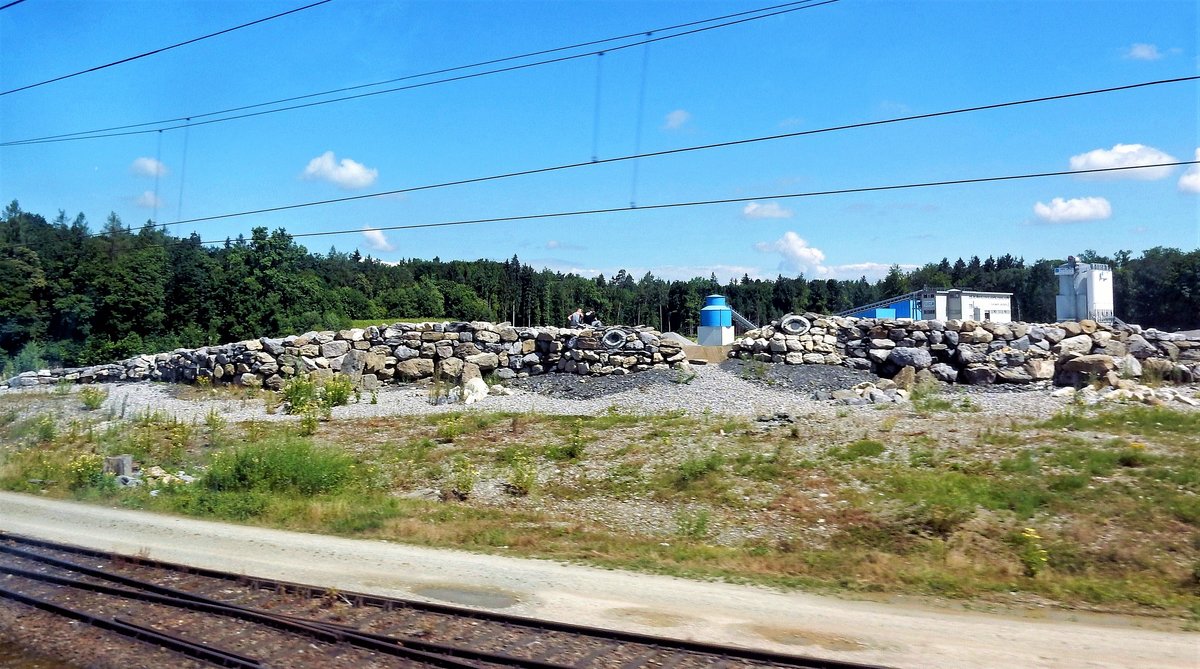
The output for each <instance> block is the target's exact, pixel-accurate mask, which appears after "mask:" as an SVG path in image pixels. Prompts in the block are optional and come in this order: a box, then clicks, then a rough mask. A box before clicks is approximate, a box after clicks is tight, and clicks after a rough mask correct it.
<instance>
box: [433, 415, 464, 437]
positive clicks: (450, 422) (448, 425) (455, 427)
mask: <svg viewBox="0 0 1200 669" xmlns="http://www.w3.org/2000/svg"><path fill="white" fill-rule="evenodd" d="M462 433H463V415H462V414H461V413H448V414H445V415H443V416H442V417H441V419H440V420H439V422H438V426H437V430H436V431H435V434H436V435H437V438H438V439H439V440H441V441H445V442H452V441H454V440H455V439H456V438H458V437H459V435H461V434H462Z"/></svg>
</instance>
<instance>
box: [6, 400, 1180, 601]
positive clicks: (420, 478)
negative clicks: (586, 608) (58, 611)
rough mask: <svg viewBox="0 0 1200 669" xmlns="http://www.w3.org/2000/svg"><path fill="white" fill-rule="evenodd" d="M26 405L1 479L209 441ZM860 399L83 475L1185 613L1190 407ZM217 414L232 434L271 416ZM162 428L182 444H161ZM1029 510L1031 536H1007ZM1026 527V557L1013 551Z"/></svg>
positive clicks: (728, 574)
mask: <svg viewBox="0 0 1200 669" xmlns="http://www.w3.org/2000/svg"><path fill="white" fill-rule="evenodd" d="M38 406H39V407H41V406H42V405H40V404H39V405H38ZM47 406H50V405H47ZM4 408H5V407H3V406H0V415H2V412H3V410H4ZM43 408H44V407H43ZM22 411H24V412H25V413H22V414H20V417H18V418H14V419H13V420H10V421H8V422H7V423H4V421H0V423H4V424H2V425H0V446H2V450H0V454H3V455H0V457H3V458H4V470H3V477H2V481H0V483H3V485H5V486H7V487H10V488H17V489H30V490H31V489H39V490H42V489H44V490H46V492H47V493H49V494H63V495H65V494H75V495H77V496H78V495H80V493H79V491H68V490H65V489H63V488H61V487H56V486H54V485H43V484H29V483H28V481H29V479H41V478H47V477H40V476H33V472H34V469H35V467H36V466H40V465H39V461H38V460H37V459H36V458H35V456H34V455H33V454H34V453H42V454H43V455H44V457H43V459H45V457H49V456H50V455H51V454H52V455H53V458H52V462H50V463H49V464H48V465H47V466H48V467H58V468H60V469H61V468H62V467H63V466H65V465H64V464H63V463H64V462H66V461H68V460H69V458H70V456H71V455H72V454H75V453H78V452H81V451H83V450H89V449H90V450H92V451H96V452H101V453H115V452H130V449H131V448H134V447H136V446H138V444H142V448H141V450H140V451H136V452H137V453H138V454H139V459H140V460H142V461H143V464H147V465H149V464H156V463H155V462H153V461H152V460H153V459H154V458H167V457H171V458H175V460H177V461H179V462H180V463H181V466H188V467H191V466H193V465H201V464H208V463H209V461H210V458H211V457H212V453H213V452H219V451H220V450H221V449H223V448H226V447H227V446H226V445H224V444H221V445H216V446H214V445H212V444H210V443H208V442H206V441H205V436H204V435H203V433H202V431H199V432H192V433H186V432H187V431H186V430H181V429H180V428H179V427H178V426H177V425H173V424H172V423H171V422H170V421H169V420H165V419H164V420H157V419H151V418H145V417H144V418H143V419H142V420H140V421H126V422H125V424H124V427H123V428H121V429H117V430H112V431H108V432H105V433H103V434H94V433H93V434H90V435H89V433H88V432H87V431H86V430H81V429H78V428H76V429H74V430H73V431H71V435H72V436H70V437H68V436H67V433H68V431H67V430H65V429H62V428H61V427H60V428H59V429H58V430H57V431H56V433H55V434H53V435H49V437H48V438H47V435H46V434H45V433H44V430H43V428H41V427H39V423H38V420H40V418H39V414H36V413H35V414H30V413H28V408H27V407H26V408H23V409H22ZM871 418H873V419H876V420H873V421H871V422H864V421H862V420H853V419H820V418H812V419H809V418H805V417H799V418H798V422H797V423H796V424H795V425H765V426H764V425H762V424H759V423H751V422H747V421H745V420H741V419H731V418H726V417H721V416H709V415H705V416H695V417H688V416H683V415H679V414H668V415H663V416H649V417H635V416H628V415H622V414H619V413H610V414H608V415H601V416H593V417H573V416H544V415H536V414H526V413H522V414H492V413H482V412H464V413H450V414H439V415H436V416H426V417H391V418H373V419H368V420H357V421H333V422H330V423H328V424H326V425H324V426H323V427H322V430H321V432H320V434H319V435H318V436H316V437H314V438H312V439H311V440H304V443H309V442H311V443H314V444H316V445H318V446H322V445H323V446H332V447H336V448H338V449H341V450H343V451H346V452H349V453H350V454H352V455H353V457H354V459H355V463H356V467H357V469H356V470H355V471H356V474H355V480H354V481H352V482H349V483H348V484H347V486H348V487H347V488H345V489H339V490H338V491H334V492H330V493H323V494H316V495H297V494H292V493H286V492H283V493H280V492H276V493H271V494H263V493H260V492H257V491H253V490H251V491H246V492H245V493H244V496H243V497H240V498H235V497H221V495H215V496H214V495H211V494H210V495H207V496H204V495H196V494H192V493H188V495H191V496H190V497H189V496H188V495H183V494H181V493H172V494H168V495H160V496H159V497H157V498H151V497H149V496H148V495H146V494H145V492H144V491H134V492H124V491H121V492H118V491H108V492H103V491H92V492H90V493H88V494H87V495H83V496H85V497H90V498H97V499H104V500H115V501H119V502H120V503H122V504H125V505H127V506H133V507H144V508H152V509H169V510H173V511H176V512H187V513H196V514H199V515H213V516H217V517H224V518H235V519H241V520H244V521H247V522H254V523H260V524H264V525H271V526H277V527H285V528H291V529H299V530H305V531H317V532H331V533H337V534H344V535H348V536H362V537H376V538H387V539H389V540H397V541H404V542H409V543H414V544H422V545H429V546H445V547H457V548H466V549H471V550H481V551H495V552H502V553H505V554H511V555H525V556H535V557H543V558H553V559H562V560H574V561H582V562H587V563H591V564H597V565H603V566H610V567H620V568H630V569H637V570H643V571H653V572H660V573H671V574H681V575H690V576H696V577H705V578H712V577H718V578H726V579H731V580H745V581H753V582H760V583H769V584H773V585H780V586H791V587H807V588H817V589H823V590H836V591H859V592H889V593H908V594H926V595H938V596H949V597H961V598H973V599H982V600H987V601H991V602H1022V601H1027V600H1028V599H1030V598H1035V597H1036V598H1040V599H1042V600H1045V601H1049V602H1056V603H1058V604H1059V605H1061V606H1066V607H1083V608H1090V609H1096V610H1105V611H1121V612H1127V613H1138V614H1147V615H1167V616H1176V617H1183V618H1188V617H1196V616H1200V540H1198V539H1197V538H1196V537H1198V536H1200V503H1198V502H1197V500H1200V429H1197V428H1198V426H1200V422H1198V421H1200V413H1180V412H1172V411H1165V410H1162V409H1153V410H1144V409H1140V408H1125V407H1115V408H1110V409H1108V410H1105V411H1102V412H1097V411H1090V412H1082V413H1080V412H1076V413H1069V414H1064V415H1062V416H1059V417H1056V418H1054V419H1053V420H1050V421H1040V422H1038V421H1033V420H1029V421H1022V420H1021V419H1020V417H1011V418H1009V419H1008V420H1004V421H996V420H994V419H986V418H984V417H981V416H980V417H977V415H976V414H972V413H969V412H968V413H963V412H961V411H954V412H940V413H939V412H930V413H927V414H924V415H923V414H922V413H917V412H908V411H904V410H902V409H897V410H894V411H889V412H887V413H886V415H885V416H884V419H878V417H876V416H874V415H872V416H871ZM225 432H226V433H227V435H226V439H227V440H228V442H229V444H228V446H237V445H238V444H246V443H254V442H259V441H263V440H267V439H269V438H270V437H271V432H272V430H264V429H263V428H262V427H261V426H257V425H249V424H247V425H242V426H230V427H229V429H227V430H225ZM185 433H186V434H185ZM288 438H289V439H299V438H298V437H295V436H294V435H293V436H291V437H288ZM180 440H182V441H183V442H184V444H183V449H182V451H179V450H178V449H177V448H176V450H173V451H170V452H169V453H168V451H169V449H168V446H172V445H177V442H179V441H180ZM39 444H40V447H39V448H34V447H35V446H37V445H39ZM462 463H467V465H469V472H470V475H471V477H472V480H471V481H470V483H471V484H472V485H471V486H470V493H469V494H468V495H467V496H466V498H465V499H463V500H456V499H454V497H453V496H452V495H449V494H448V492H450V491H451V489H452V488H453V483H454V478H455V477H456V476H459V477H461V476H462V475H463V466H464V465H463V464H462ZM514 463H521V464H520V466H530V467H532V468H533V471H532V478H531V479H529V481H531V483H530V485H529V486H528V487H527V489H526V490H525V491H524V492H520V493H515V492H514V488H513V487H512V486H511V485H510V484H509V482H510V481H511V479H512V477H513V471H514V466H515V465H514ZM527 473H528V472H527ZM439 497H440V499H439ZM443 500H450V501H443ZM1026 528H1030V529H1032V530H1034V534H1035V535H1036V536H1037V537H1038V538H1037V540H1036V541H1037V542H1038V545H1037V546H1032V547H1031V545H1030V544H1029V539H1027V538H1026V539H1022V536H1023V535H1022V533H1023V532H1026V531H1027V529H1026ZM1035 548H1036V549H1037V550H1044V551H1045V554H1046V556H1047V558H1046V564H1045V565H1044V568H1043V566H1041V565H1037V564H1032V565H1031V563H1030V560H1031V559H1033V558H1031V557H1030V556H1031V555H1036V551H1033V549H1035ZM1035 567H1036V568H1035Z"/></svg>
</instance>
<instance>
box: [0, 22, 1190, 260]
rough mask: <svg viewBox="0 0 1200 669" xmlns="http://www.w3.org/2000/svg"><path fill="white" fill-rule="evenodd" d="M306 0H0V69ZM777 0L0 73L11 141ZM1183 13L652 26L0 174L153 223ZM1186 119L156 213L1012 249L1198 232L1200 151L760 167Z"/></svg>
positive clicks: (1039, 47) (249, 221)
mask: <svg viewBox="0 0 1200 669" xmlns="http://www.w3.org/2000/svg"><path fill="white" fill-rule="evenodd" d="M777 1H778V0H777ZM303 4H306V3H305V2H303V1H302V0H300V1H296V2H241V1H224V0H209V1H204V2H190V1H163V2H150V1H148V0H147V1H142V2H127V1H123V0H107V1H101V2H96V1H86V2H73V1H66V0H28V1H27V2H24V3H23V4H20V5H17V6H14V7H11V8H9V9H7V10H4V11H0V90H8V89H11V88H15V87H18V86H22V85H25V84H29V83H34V82H37V81H41V80H44V79H49V78H52V77H55V76H59V75H62V74H67V73H70V72H75V71H78V70H82V69H85V68H89V67H93V66H95V65H99V64H102V63H107V62H111V61H114V60H117V59H120V58H124V57H127V56H131V55H134V54H138V53H142V52H145V51H149V50H151V49H156V48H159V47H162V46H165V45H168V44H172V43H175V42H179V41H183V40H186V39H189V38H192V37H196V36H199V35H203V34H206V33H209V32H213V31H216V30H221V29H224V28H227V27H230V26H234V25H237V24H239V23H243V22H247V21H251V20H255V19H258V18H262V17H264V16H268V15H270V14H274V13H277V12H281V11H285V10H287V9H291V8H294V7H298V6H300V5H303ZM770 4H772V3H771V2H769V1H768V2H762V3H751V2H704V1H695V0H693V1H689V2H676V1H673V0H659V1H655V2H622V1H603V2H585V1H580V2H500V1H496V2H433V1H428V0H427V1H423V2H367V1H361V0H334V2H331V3H328V4H326V5H322V6H319V7H315V8H313V9H309V10H306V11H303V12H299V13H296V14H293V15H290V16H287V17H283V18H280V19H276V20H273V21H270V22H267V23H263V24H260V25H257V26H253V27H250V28H246V29H243V30H239V31H236V32H233V33H229V34H226V35H222V36H219V37H215V38H212V39H209V40H205V41H202V42H198V43H196V44H192V45H189V46H186V47H181V48H179V49H175V50H172V51H168V52H165V53H162V54H159V55H155V56H151V57H148V58H144V59H140V60H137V61H134V62H131V63H127V64H124V65H119V66H116V67H112V68H108V69H105V70H102V71H98V72H95V73H91V74H86V75H83V76H79V77H75V78H72V79H69V80H64V81H61V82H57V83H53V84H48V85H45V86H41V87H38V88H34V89H30V90H26V91H21V92H17V93H12V94H9V95H3V96H0V141H13V140H20V139H26V138H31V137H40V136H45V135H52V134H58V133H65V132H75V131H82V130H91V129H95V128H103V127H108V126H116V125H124V124H128V123H137V122H143V121H155V120H159V119H165V118H172V117H185V116H188V115H198V114H202V113H205V112H210V111H215V110H221V109H226V108H230V107H236V106H241V105H246V104H254V103H259V102H265V101H268V100H274V99H278V98H285V97H289V96H294V95H304V94H307V93H313V92H317V91H323V90H328V89H333V88H339V87H343V86H351V85H358V84H366V83H370V82H375V81H380V80H384V79H390V78H395V77H401V76H405V75H410V74H415V73H420V72H425V71H429V70H435V69H440V68H444V67H451V66H456V65H463V64H468V63H473V62H477V61H483V60H489V59H493V58H499V57H505V56H509V55H513V54H518V53H523V52H529V51H535V50H539V49H546V48H553V47H557V46H563V45H567V44H572V43H577V42H584V41H588V40H593V39H602V38H606V37H611V36H616V35H622V34H627V33H637V32H641V31H646V30H651V29H654V28H660V27H664V26H670V25H674V24H679V23H684V22H688V21H695V20H701V19H706V18H710V17H715V16H720V15H723V14H729V13H733V12H739V11H746V10H750V9H755V8H759V7H765V6H768V5H770ZM1198 15H1200V4H1198V3H1196V2H1194V1H1191V0H1184V1H1179V2H1173V1H1149V0H1140V1H1135V2H1119V1H1084V0H1079V1H1070V2H1053V1H1051V2H1033V1H1027V2H1021V1H1014V0H1005V1H1002V2H1001V1H996V2H992V1H978V2H949V1H945V2H931V1H920V2H906V1H901V0H897V1H894V2H883V1H870V0H842V1H841V2H837V3H834V4H829V5H826V6H821V7H814V8H811V9H805V10H801V11H795V12H791V13H788V14H785V15H781V16H776V17H772V18H767V19H763V20H760V21H753V22H749V23H745V24H742V25H738V26H731V27H727V28H722V29H718V30H712V31H709V32H705V33H701V34H696V35H692V36H687V37H681V38H678V39H672V40H666V41H662V42H658V43H654V44H652V45H650V46H649V48H648V49H647V48H645V47H640V46H639V47H634V48H629V49H624V50H619V51H614V52H610V53H607V54H606V55H605V56H603V57H602V58H598V57H596V56H590V57H587V58H581V59H577V60H572V61H568V62H563V63H558V64H552V65H546V66H541V67H536V68H529V69H525V70H521V71H517V72H510V73H504V74H498V75H494V76H487V77H480V78H476V79H471V80H468V81H460V82H454V83H448V84H443V85H436V86H428V87H424V88H420V89H416V90H411V91H403V92H397V93H390V94H385V95H378V96H373V97H369V98H365V99H361V100H355V101H349V102H342V103H336V104H329V105H324V106H320V107H315V108H311V109H305V110H298V111H292V112H284V113H278V114H270V115H264V116H260V117H257V118H253V119H244V120H235V121H230V122H225V123H216V124H211V125H207V126H197V127H194V128H191V129H189V130H187V131H186V132H185V131H183V130H173V131H164V132H162V133H152V134H145V135H133V136H126V137H112V138H101V139H92V140H87V141H73V142H63V143H53V144H38V145H26V146H7V147H0V198H3V200H4V201H5V202H7V201H9V200H11V199H17V200H19V201H20V203H21V205H22V208H24V209H25V210H27V211H33V212H36V213H40V214H43V215H45V216H47V217H52V216H54V215H55V214H56V213H57V212H58V210H59V209H63V210H66V212H67V214H68V216H74V214H75V213H77V212H83V213H84V214H85V215H86V216H87V217H88V220H89V221H90V223H91V224H92V227H93V229H97V230H98V229H99V228H100V226H101V225H102V224H103V222H104V220H105V218H106V217H107V216H108V214H109V213H110V212H115V213H116V214H117V215H119V216H120V217H121V219H122V220H123V221H124V222H125V223H127V224H132V225H135V226H136V225H139V224H142V223H144V222H145V221H147V220H148V219H151V218H153V217H154V216H155V211H157V219H156V220H157V221H159V222H171V221H175V220H178V219H180V218H185V219H186V218H196V217H202V216H209V215H217V214H224V213H230V212H237V211H243V210H250V209H259V208H265V207H273V206H279V205H287V204H294V203H301V202H309V201H315V200H323V199H328V198H337V197H344V196H347V195H357V194H367V193H375V192H380V191H387V190H393V189H401V188H407V187H411V186H418V185H422V184H429V183H437V182H442V181H449V180H456V179H462V178H470V177H478V176H487V175H491V174H496V173H503V172H509V171H514V170H523V169H532V168H538V167H545V166H551V165H557V164H563V163H574V162H579V161H587V160H589V159H590V158H591V157H592V155H593V148H595V151H596V154H597V155H598V156H599V157H600V158H609V157H615V156H621V155H628V154H631V153H634V152H635V151H636V149H638V148H640V150H641V151H642V152H647V151H657V150H664V149H671V148H678V147H685V146H692V145H698V144H706V143H712V142H722V141H728V140H736V139H742V138H748V137H755V136H763V135H771V134H776V133H783V132H791V131H800V130H806V129H815V128H821V127H826V126H834V125H842V124H847V123H856V122H862V121H871V120H877V119H883V118H889V117H894V116H902V115H907V114H920V113H927V112H936V111H940V110H946V109H953V108H959V107H967V106H974V105H982V104H989V103H997V102H1004V101H1009V100H1018V99H1023V98H1030V97H1039V96H1046V95H1055V94H1060V93H1068V92H1073V91H1082V90H1088V89H1094V88H1104V87H1109V86H1119V85H1124V84H1132V83H1137V82H1142V81H1150V80H1157V79H1166V78H1173V77H1181V76H1194V75H1196V74H1198V73H1200V55H1198V50H1197V35H1198V34H1200V18H1198ZM577 52H578V51H576V53H577ZM598 61H602V64H601V65H600V66H599V67H598ZM598 69H599V82H600V85H599V92H600V94H599V96H598V103H597V95H596V91H597V78H598V77H597V71H598ZM643 73H644V86H645V87H644V98H642V97H641V90H642V85H643ZM418 81H419V80H418ZM366 90H372V89H366ZM639 100H641V102H640V103H639ZM639 106H640V107H641V110H642V113H641V115H640V116H639V114H638V110H639ZM597 119H598V123H597V122H596V120H597ZM593 144H594V145H595V146H593ZM1198 147H1200V85H1198V84H1197V83H1196V82H1194V81H1193V82H1185V83H1176V84H1169V85H1162V86H1156V87H1151V88H1143V89H1138V90H1135V91H1126V92H1118V93H1112V94H1107V95H1102V96H1092V97H1087V98H1081V99H1074V100H1067V101H1061V102H1050V103H1044V104H1038V105H1029V106H1024V107H1018V108H1012V109H1004V110H994V111H985V112H979V113H974V114H968V115H962V116H956V117H950V118H942V119H932V120H922V121H914V122H909V123H904V124H896V125H890V126H884V127H875V128H865V129H856V130H848V131H844V132H835V133H828V134H822V135H816V136H810V137H801V138H794V139H785V140H780V141H774V142H765V143H760V144H755V145H748V146H741V147H732V148H724V149H716V150H710V151H702V152H693V153H686V154H681V155H676V156H670V157H660V158H647V159H644V160H642V161H640V163H639V165H638V166H637V169H636V172H637V175H636V177H637V178H636V184H635V179H634V167H633V164H632V163H629V162H623V163H615V164H605V165H596V166H588V167H584V168H580V169H574V170H570V171H565V172H558V173H552V174H546V175H539V176H532V177H525V178H516V179H508V180H502V181H494V182H489V183H485V184H476V185H467V186H460V187H450V188H441V189H436V190H428V191H421V192H416V193H410V194H406V195H400V196H386V197H380V198H371V199H365V200H361V201H356V202H351V203H345V204H335V205H328V206H320V207H311V208H306V209H298V210H292V211H288V212H280V213H272V214H261V215H254V216H246V217H240V218H232V219H226V220H218V221H211V222H204V223H197V224H189V225H181V226H175V227H172V228H171V230H172V231H173V232H174V233H175V234H181V235H183V234H188V233H190V232H192V231H193V230H195V231H196V232H198V233H199V234H200V235H201V237H202V238H204V239H206V240H208V239H222V238H224V237H226V236H236V235H237V234H238V233H247V232H248V231H249V230H250V228H251V227H254V226H267V227H269V228H276V227H284V228H286V229H287V230H288V231H289V232H292V233H305V232H314V231H321V230H338V229H348V230H353V231H355V232H354V233H353V234H348V235H342V236H331V237H317V238H307V239H301V240H299V241H301V242H302V243H303V244H305V246H307V247H308V248H309V249H311V250H315V251H319V252H324V251H325V250H326V249H328V248H329V247H330V246H336V247H337V248H338V249H339V250H351V249H353V248H358V249H359V250H361V252H362V253H363V254H371V255H374V256H376V257H379V258H382V259H384V260H395V259H399V258H404V257H420V258H431V257H433V256H439V257H441V258H442V259H475V258H493V259H503V258H507V257H511V256H512V255H514V254H517V255H519V256H520V257H521V258H522V259H523V260H525V261H527V262H529V263H531V264H533V265H535V266H536V267H539V268H540V267H543V266H546V267H550V268H552V269H556V270H562V271H575V272H579V273H583V274H587V275H593V274H595V273H599V272H603V273H604V274H605V275H606V276H611V275H612V274H613V273H615V272H616V271H617V270H618V269H626V270H628V271H630V272H631V273H633V274H635V275H636V276H639V277H640V276H641V275H642V274H643V273H645V272H646V271H652V272H654V273H655V274H656V275H658V276H664V277H667V278H687V277H691V276H708V274H709V273H710V272H715V273H716V274H717V276H718V278H720V279H721V280H722V281H724V280H726V279H728V278H730V277H732V276H738V277H740V276H741V275H742V274H750V275H751V276H761V277H774V276H775V275H776V274H779V273H782V274H784V275H788V276H795V275H796V274H798V273H803V274H804V275H805V276H806V277H809V278H814V277H816V278H828V277H834V278H857V277H858V276H860V275H864V274H865V275H866V276H868V277H869V278H877V277H878V276H880V275H881V273H882V272H885V271H886V268H887V266H888V265H890V264H892V263H899V264H901V265H919V264H921V263H925V262H931V261H937V260H939V259H940V258H942V257H943V256H948V257H950V258H951V259H954V258H956V257H958V256H963V257H969V256H971V255H976V254H977V255H981V256H987V255H989V254H995V255H1000V254H1003V253H1012V254H1014V255H1017V256H1024V257H1025V258H1026V259H1027V260H1030V261H1032V260H1035V259H1037V258H1042V257H1048V258H1061V257H1065V256H1066V255H1068V254H1072V253H1078V252H1080V251H1082V250H1084V249H1088V248H1091V249H1095V250H1098V251H1100V252H1102V253H1112V252H1114V251H1116V250H1118V249H1131V250H1133V251H1135V252H1138V251H1141V250H1143V249H1146V248H1150V247H1153V246H1161V245H1165V246H1175V247H1180V248H1184V249H1192V248H1196V247H1197V246H1198V245H1200V194H1197V192H1196V191H1197V190H1200V174H1198V173H1197V171H1196V170H1194V169H1193V170H1191V171H1188V170H1185V169H1183V168H1175V169H1171V170H1157V171H1143V172H1139V173H1137V174H1136V175H1135V174H1127V175H1124V176H1122V177H1120V178H1114V177H1109V178H1105V179H1097V178H1093V179H1083V178H1078V177H1054V178H1047V179H1040V180H1029V181H1021V182H1009V183H1001V184H985V185H971V186H951V187H945V188H936V189H933V188H930V189H916V190H907V191H893V192H887V193H873V194H855V195H837V196H829V197H814V198H801V199H791V200H789V199H771V198H767V197H763V196H768V195H772V194H784V193H795V192H805V191H823V190H832V189H842V188H855V187H863V186H880V185H888V184H898V183H908V182H919V181H939V180H948V179H959V178H973V177H987V176H999V175H1006V174H1020V173H1027V172H1043V171H1055V170H1067V169H1072V168H1086V167H1103V166H1115V165H1123V164H1131V163H1137V162H1139V161H1140V162H1143V163H1145V162H1156V161H1163V160H1193V159H1195V158H1196V156H1197V150H1198ZM156 174H157V175H158V176H157V179H156V177H155V175H156ZM156 182H157V186H156ZM156 191H157V196H156ZM156 197H157V209H156V207H155V205H156V202H155V200H156ZM745 197H751V198H760V199H757V200H754V201H753V202H751V203H736V204H723V205H715V206H709V207H698V208H683V209H667V210H656V211H651V210H644V211H634V212H627V213H614V214H605V215H595V216H586V217H577V218H569V219H549V220H541V221H527V222H520V223H496V224H480V225H471V226H462V227H450V228H435V229H426V230H409V231H374V232H371V231H369V230H368V231H364V229H369V228H377V227H386V226H392V225H406V224H419V223H437V222H442V221H453V220H463V219H476V218H490V217H500V216H514V215H524V214H536V213H547V212H556V211H569V210H584V209H595V208H610V207H623V206H627V205H628V204H629V203H630V201H631V199H634V200H636V202H637V203H638V204H639V205H643V206H644V205H651V204H659V203H669V202H682V201H691V200H709V199H721V198H745Z"/></svg>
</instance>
